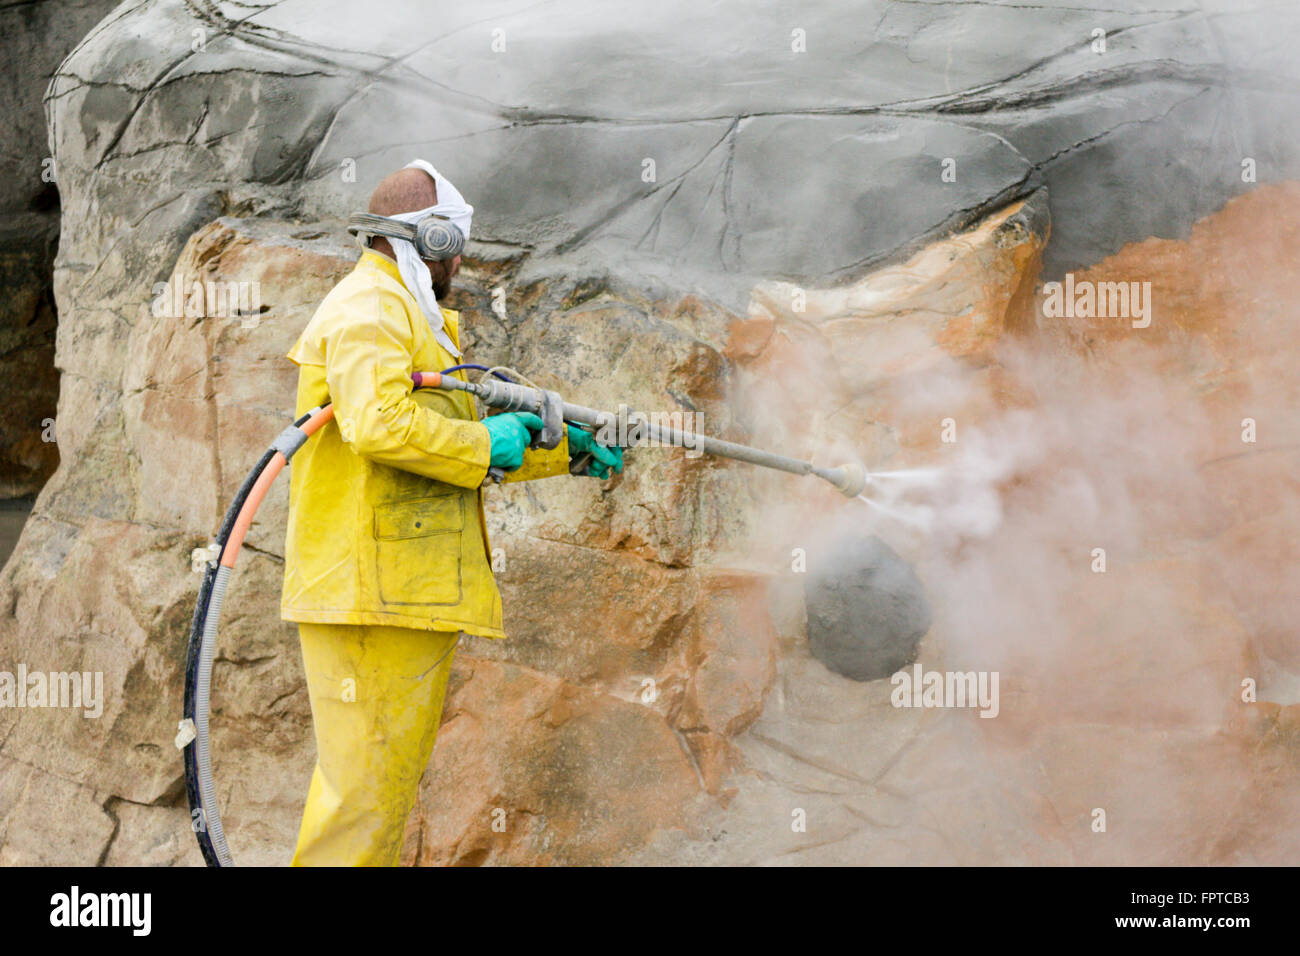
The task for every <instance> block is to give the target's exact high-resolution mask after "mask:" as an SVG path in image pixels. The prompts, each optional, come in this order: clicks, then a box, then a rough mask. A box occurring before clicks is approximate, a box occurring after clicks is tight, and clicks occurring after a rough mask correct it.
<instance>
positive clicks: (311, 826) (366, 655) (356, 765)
mask: <svg viewBox="0 0 1300 956" xmlns="http://www.w3.org/2000/svg"><path fill="white" fill-rule="evenodd" d="M459 636H460V635H459V634H458V633H457V632H454V631H452V632H447V631H417V630H412V629H410V628H404V627H363V626H356V625H346V624H299V625H298V637H299V642H300V643H301V646H302V659H303V664H304V665H305V666H306V669H307V692H308V694H309V695H310V697H311V715H312V721H313V723H314V724H315V728H316V769H315V771H314V772H313V773H312V778H311V787H310V789H309V790H308V792H307V805H306V806H305V807H304V808H303V811H302V826H301V828H300V829H299V831H298V848H297V849H296V850H295V851H294V854H293V865H294V866H396V865H397V863H398V858H399V856H400V854H401V851H402V833H403V831H404V829H405V827H406V818H407V816H408V815H409V814H410V812H411V807H412V806H414V805H415V796H416V789H417V788H418V786H419V783H420V776H421V774H423V773H424V768H425V766H426V765H427V764H428V763H429V757H430V755H431V754H432V753H433V743H434V740H435V739H436V738H437V735H438V723H439V721H440V720H441V719H442V702H443V697H444V695H445V694H446V692H447V677H448V675H449V674H450V673H451V661H452V658H453V657H454V656H455V655H454V653H453V652H454V651H455V650H456V642H457V639H458V638H459Z"/></svg>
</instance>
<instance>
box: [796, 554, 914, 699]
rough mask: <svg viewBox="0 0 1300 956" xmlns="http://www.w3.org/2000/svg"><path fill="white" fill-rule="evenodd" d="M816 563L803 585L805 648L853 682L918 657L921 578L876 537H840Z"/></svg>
mask: <svg viewBox="0 0 1300 956" xmlns="http://www.w3.org/2000/svg"><path fill="white" fill-rule="evenodd" d="M818 554H824V555H825V557H824V558H823V559H821V560H817V559H813V560H811V561H810V563H809V567H808V580H807V583H806V584H805V585H804V587H805V593H806V604H807V607H808V644H809V647H810V648H811V650H812V654H813V656H814V657H816V658H817V659H818V660H819V661H821V662H822V663H823V664H825V665H826V666H827V667H829V668H830V669H831V670H833V671H835V673H837V674H843V675H844V676H845V677H849V678H852V679H853V680H858V681H864V680H878V679H880V678H882V677H888V676H889V675H890V674H892V673H894V672H895V671H897V670H899V669H900V668H902V667H904V666H906V665H908V664H910V663H912V662H913V661H914V660H916V652H917V648H918V646H919V645H920V642H921V638H922V637H924V636H925V632H926V631H928V630H929V629H930V605H929V602H927V601H926V598H925V590H924V588H922V586H921V582H920V580H919V579H918V578H917V576H916V574H915V573H914V572H913V571H912V569H911V568H910V567H909V566H908V564H907V562H905V561H904V560H903V559H902V558H900V557H899V556H898V553H897V552H896V551H894V549H893V548H891V547H890V546H889V545H888V544H886V543H885V542H884V541H882V540H881V539H880V538H879V537H877V536H875V535H872V536H870V537H864V536H863V535H861V534H858V533H853V534H844V535H841V536H840V538H839V540H836V541H833V542H831V543H830V544H829V546H828V547H827V548H826V549H825V550H824V551H820V552H818Z"/></svg>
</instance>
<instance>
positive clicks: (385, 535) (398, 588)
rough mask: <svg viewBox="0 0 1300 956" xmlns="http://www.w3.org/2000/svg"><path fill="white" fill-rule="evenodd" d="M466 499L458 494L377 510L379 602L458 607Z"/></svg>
mask: <svg viewBox="0 0 1300 956" xmlns="http://www.w3.org/2000/svg"><path fill="white" fill-rule="evenodd" d="M464 530H465V496H464V494H463V493H462V492H460V491H459V490H457V491H454V492H449V493H447V494H442V495H434V496H431V497H425V498H408V499H406V500H404V501H393V502H390V503H388V504H383V505H376V506H375V550H376V564H377V566H378V570H379V575H378V577H379V599H380V600H381V601H382V602H383V603H384V604H406V605H410V604H459V603H460V600H461V580H460V576H461V560H460V557H461V535H462V534H463V532H464Z"/></svg>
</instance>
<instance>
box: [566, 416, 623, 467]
mask: <svg viewBox="0 0 1300 956" xmlns="http://www.w3.org/2000/svg"><path fill="white" fill-rule="evenodd" d="M588 453H590V454H591V456H592V460H591V463H590V464H588V465H587V474H588V475H590V476H591V477H593V478H600V479H602V480H603V479H605V478H608V477H609V471H610V469H611V468H612V469H614V471H615V472H617V473H618V474H620V475H621V474H622V473H623V449H621V448H610V447H608V446H605V445H602V444H600V442H598V441H596V439H594V438H593V437H591V432H585V431H583V430H582V429H581V428H574V427H573V426H572V425H570V426H569V460H570V461H572V460H573V459H574V458H577V457H578V456H579V455H584V454H588Z"/></svg>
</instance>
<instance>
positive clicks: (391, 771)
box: [281, 160, 623, 866]
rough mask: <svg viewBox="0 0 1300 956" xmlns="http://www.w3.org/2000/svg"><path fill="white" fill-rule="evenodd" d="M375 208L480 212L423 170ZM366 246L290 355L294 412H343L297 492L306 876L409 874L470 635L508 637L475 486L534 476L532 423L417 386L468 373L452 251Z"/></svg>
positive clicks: (594, 452) (376, 238)
mask: <svg viewBox="0 0 1300 956" xmlns="http://www.w3.org/2000/svg"><path fill="white" fill-rule="evenodd" d="M369 212H370V213H372V214H374V215H376V216H382V217H386V218H387V219H389V220H391V221H392V222H394V223H395V224H397V226H398V228H399V229H400V228H401V224H403V223H405V224H419V223H424V222H429V223H432V224H433V225H434V226H436V227H438V228H441V229H443V230H444V231H445V232H446V233H447V234H448V235H452V236H455V235H456V234H457V233H459V237H458V241H459V242H460V243H462V244H463V240H465V239H467V238H468V236H469V231H470V222H471V217H472V214H473V207H472V206H470V205H468V204H467V203H466V202H465V200H464V199H463V197H462V196H461V194H460V192H459V191H458V190H457V189H456V187H455V186H453V185H452V184H451V183H450V182H449V181H448V180H447V179H446V178H445V177H443V176H442V175H441V174H440V173H439V172H438V171H437V170H436V169H434V168H433V167H432V166H431V165H429V164H428V163H426V162H424V161H423V160H416V161H415V162H413V163H411V164H410V165H409V166H407V167H406V168H404V169H401V170H398V171H397V172H395V173H393V174H392V175H390V176H388V177H386V178H385V179H384V180H382V181H381V182H380V183H379V185H378V186H377V187H376V189H375V191H374V193H373V195H372V196H371V198H370V205H369ZM430 217H433V218H432V219H430ZM376 221H379V220H376ZM384 232H388V233H389V234H388V235H387V236H385V235H383V234H382V233H384ZM358 238H359V241H360V242H361V243H362V245H363V251H362V254H361V258H360V260H359V261H358V262H357V265H356V267H355V268H354V269H353V270H352V272H350V273H349V274H348V275H347V276H346V277H345V278H344V279H343V280H342V281H340V282H339V283H338V285H336V286H335V287H334V288H333V289H332V290H331V291H330V292H329V294H328V295H327V296H326V297H325V299H324V301H322V303H321V304H320V307H319V308H318V309H317V310H316V313H315V314H314V315H313V316H312V318H311V321H310V322H308V324H307V327H306V329H305V330H304V332H303V333H302V335H301V337H300V338H299V339H298V341H297V343H296V344H295V345H294V346H293V349H292V350H291V351H290V352H289V358H290V359H291V360H292V361H293V362H294V363H295V364H296V365H297V366H298V368H299V373H298V395H297V411H298V414H299V415H301V414H303V413H305V412H307V411H308V410H310V409H312V408H315V407H317V406H319V405H322V404H324V403H326V402H332V403H333V406H334V417H333V420H332V421H331V422H330V423H328V424H326V425H325V426H324V427H322V428H321V430H320V431H319V432H318V433H317V435H316V438H315V439H314V440H313V441H311V442H308V443H307V444H306V445H305V446H304V447H303V448H302V449H301V450H300V451H298V453H297V454H296V455H295V456H294V459H293V466H292V469H291V479H290V490H289V522H288V532H287V540H286V544H285V569H284V592H283V598H282V603H281V616H282V617H283V618H284V619H285V620H287V621H295V622H297V624H298V635H299V642H300V645H301V649H302V659H303V666H304V668H305V670H306V675H307V692H308V696H309V698H310V700H311V711H312V721H313V723H314V725H315V735H316V766H315V769H314V771H313V773H312V778H311V784H310V786H309V789H308V793H307V803H306V806H305V807H304V809H303V815H302V824H301V827H300V829H299V834H298V844H297V848H296V850H295V852H294V856H293V864H294V865H295V866H322V865H323V866H393V865H396V864H397V863H398V861H399V856H400V854H401V846H402V835H403V832H404V830H405V824H406V818H407V816H408V814H409V813H410V810H411V808H412V806H413V805H414V803H415V797H416V790H417V788H418V786H419V782H420V777H421V775H422V774H423V772H424V768H425V766H426V765H427V764H428V762H429V758H430V756H431V754H432V752H433V745H434V740H435V738H436V736H437V731H438V724H439V721H440V719H441V716H442V706H443V696H444V694H445V693H446V690H447V678H448V675H449V674H450V671H451V664H452V658H453V655H454V652H455V649H456V647H457V644H458V642H459V640H460V637H461V635H462V634H471V635H477V636H479V637H484V638H503V637H505V632H504V631H503V630H502V623H501V597H500V594H499V593H498V591H497V585H496V581H495V580H494V579H493V576H492V567H491V561H490V557H489V554H490V552H489V547H488V539H487V527H486V521H485V519H484V515H483V503H482V492H481V490H480V488H481V486H482V485H483V483H484V480H485V478H486V476H487V475H488V474H489V467H491V468H493V469H501V470H502V471H503V472H512V471H515V470H516V469H520V468H521V467H522V466H524V465H525V463H526V459H527V458H528V457H529V456H530V455H532V454H533V452H532V451H530V450H529V449H528V446H529V444H530V442H531V441H532V439H533V435H534V433H535V432H536V431H537V430H539V429H541V428H542V421H541V419H540V418H538V417H537V416H536V415H532V414H529V413H521V412H511V413H504V414H499V415H494V416H492V417H489V418H485V419H484V420H482V421H479V420H478V418H477V415H476V412H475V409H474V404H473V400H472V399H471V397H470V395H469V394H468V393H466V392H463V391H447V390H442V389H429V390H420V391H412V383H411V373H412V372H413V371H438V370H442V369H446V368H449V367H452V366H455V365H458V364H462V357H461V353H460V325H459V322H460V317H459V315H458V313H456V312H455V311H452V310H449V309H445V308H442V307H441V306H440V305H439V303H440V302H442V301H444V300H445V299H446V297H447V296H448V294H449V292H450V290H451V282H452V279H453V278H455V276H456V273H457V271H458V270H459V268H460V263H461V256H460V255H459V254H456V255H454V256H452V257H450V258H426V257H423V256H422V255H421V254H420V253H421V252H422V251H425V250H426V249H427V246H425V247H421V245H420V242H419V241H418V240H410V239H406V238H400V237H398V235H396V234H394V233H393V231H392V230H385V229H384V228H383V227H382V225H381V226H380V227H379V228H378V229H377V231H376V232H375V233H370V234H366V233H363V234H362V235H360V236H359V237H358ZM453 248H458V246H456V247H453ZM455 374H458V375H464V372H460V373H455ZM567 443H568V449H567V451H568V455H569V456H570V457H571V458H573V459H575V460H589V461H590V464H589V466H588V470H587V473H588V474H591V475H593V476H595V477H598V478H606V477H608V476H609V475H610V473H611V472H620V471H622V468H623V461H622V453H621V451H620V450H619V449H617V448H605V447H603V446H601V445H599V444H597V443H595V442H594V441H592V438H591V436H590V434H589V433H587V432H585V431H580V430H578V429H574V428H573V427H572V426H569V429H568V435H567ZM580 456H583V457H581V458H580ZM588 456H589V457H588ZM562 464H564V465H566V466H567V465H568V461H565V462H562ZM566 471H567V468H566Z"/></svg>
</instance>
